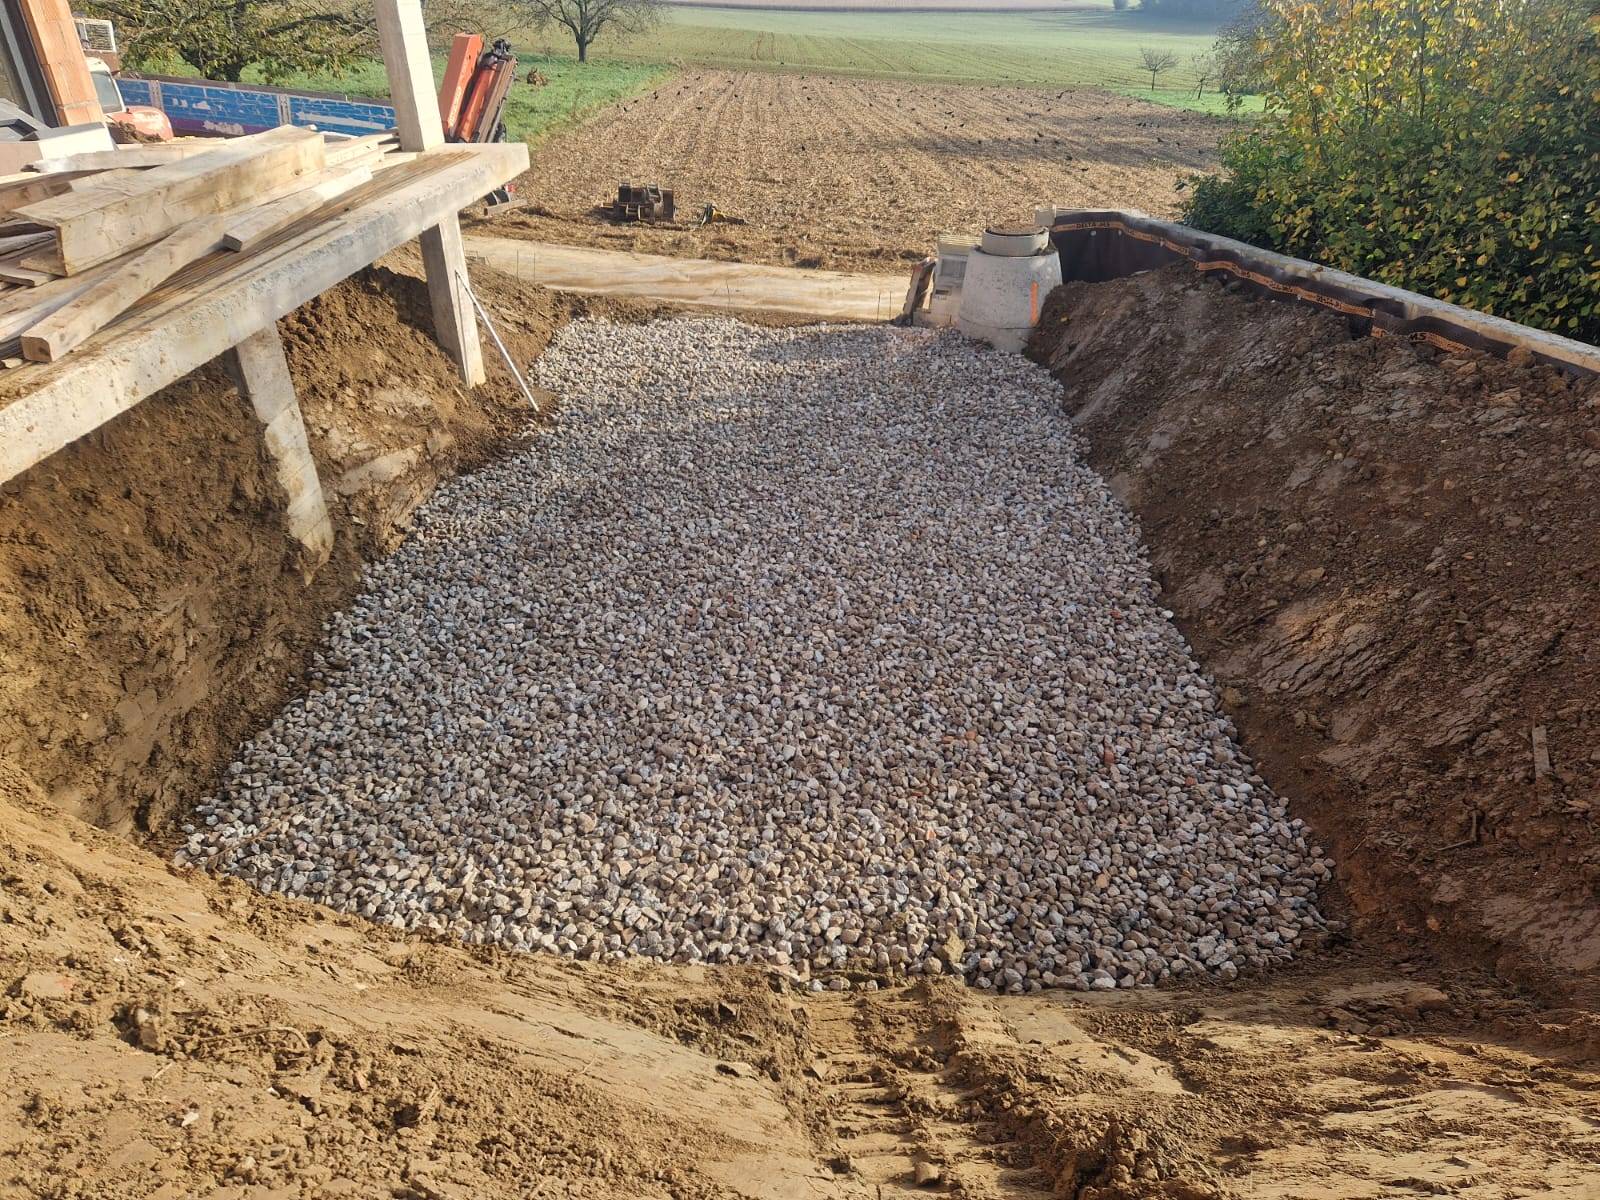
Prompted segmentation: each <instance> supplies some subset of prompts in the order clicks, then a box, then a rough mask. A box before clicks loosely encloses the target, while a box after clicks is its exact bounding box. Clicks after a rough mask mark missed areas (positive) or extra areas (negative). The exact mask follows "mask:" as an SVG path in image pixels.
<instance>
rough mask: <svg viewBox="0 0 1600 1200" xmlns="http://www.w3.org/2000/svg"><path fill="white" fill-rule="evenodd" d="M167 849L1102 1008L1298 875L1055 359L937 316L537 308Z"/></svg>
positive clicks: (1278, 930) (356, 904)
mask: <svg viewBox="0 0 1600 1200" xmlns="http://www.w3.org/2000/svg"><path fill="white" fill-rule="evenodd" d="M539 374H540V376H541V381H542V382H543V383H544V385H545V386H546V387H548V388H550V389H552V390H554V391H555V392H557V393H559V394H560V395H561V397H562V407H561V416H560V419H559V422H558V424H557V425H556V426H555V427H554V428H553V429H550V430H548V431H545V432H541V433H538V434H536V435H534V436H533V437H531V438H530V440H529V441H528V442H527V443H526V444H525V446H524V447H523V448H522V449H521V450H520V451H519V452H518V453H517V454H515V455H514V456H513V457H510V458H507V459H505V460H503V461H501V462H499V463H496V464H495V465H493V466H491V467H489V468H487V469H486V470H483V471H481V472H479V473H478V474H475V475H472V476H470V477H463V478H461V479H457V480H454V481H452V482H451V483H449V484H448V485H446V486H445V487H443V488H441V489H440V490H439V492H438V493H437V494H436V495H435V496H434V497H433V499H432V500H430V501H429V503H427V504H426V505H424V506H423V508H422V510H421V511H420V512H419V514H418V519H417V523H416V529H415V532H414V534H413V536H412V537H411V538H410V539H409V540H408V541H407V542H406V543H405V545H404V546H403V547H402V548H401V549H400V551H399V552H398V553H396V554H395V555H394V556H393V557H391V558H389V559H387V560H385V561H383V562H381V563H378V564H376V565H375V566H373V567H371V568H370V569H369V571H368V574H367V576H366V579H365V586H364V589H363V592H362V594H361V596H360V598H359V599H358V600H357V601H356V602H355V603H354V605H353V606H352V607H351V608H350V610H349V611H348V612H346V613H343V614H340V615H339V616H338V617H336V618H335V619H334V620H333V621H332V622H330V625H329V629H328V634H327V641H326V646H325V649H324V650H323V652H322V654H321V656H320V658H319V660H318V665H317V668H316V670H315V673H314V682H313V686H312V688H311V690H310V694H309V695H308V696H306V697H305V698H304V699H302V700H299V701H297V702H295V703H293V704H291V705H290V706H289V707H288V708H286V709H285V710H284V711H283V713H282V714H281V715H280V716H279V717H278V719H277V720H276V721H275V722H274V723H273V725H272V726H271V727H270V728H268V729H267V730H266V731H265V732H263V733H262V734H261V735H260V736H258V737H257V738H255V739H254V740H253V741H251V742H249V743H247V744H246V745H244V746H243V747H242V748H241V751H240V755H239V759H238V761H237V762H235V763H234V765H233V766H232V767H231V768H230V769H229V771H228V773H227V775H226V777H225V779H224V781H223V785H222V787H221V789H220V791H219V794H217V795H216V796H214V797H212V798H210V799H209V800H207V801H206V802H205V803H204V804H203V805H202V806H201V807H200V810H199V813H198V816H197V817H196V823H195V825H194V826H193V827H192V828H190V829H188V830H187V832H189V833H190V834H191V836H190V837H189V839H188V841H187V843H186V845H185V846H184V848H183V849H182V850H181V851H180V853H179V859H180V861H189V862H204V863H208V864H210V865H214V866H216V867H219V868H220V869H222V870H225V871H229V872H232V873H234V874H236V875H238V876H240V877H242V878H244V879H246V880H249V881H250V882H251V883H253V884H255V885H257V886H258V887H260V888H261V889H262V890H264V891H278V892H284V893H288V894H291V895H296V896H304V897H308V898H311V899H314V900H317V901H320V902H323V903H325V904H329V905H331V906H332V907H334V908H336V909H340V910H342V911H345V912H351V913H360V914H364V915H365V916H368V917H371V918H374V919H376V920H379V921H382V922H386V923H388V924H391V925H396V926H401V927H405V928H408V929H414V928H423V929H429V930H434V931H439V932H448V933H451V934H454V935H456V936H459V937H461V938H464V939H466V940H467V941H470V942H474V943H484V942H496V943H500V944H502V945H505V946H508V947H512V948H515V949H523V950H548V951H555V952H558V953H561V954H568V955H577V956H580V957H607V958H612V957H620V956H622V955H625V954H632V955H642V956H647V957H652V958H658V959H662V960H669V961H673V962H751V961H753V962H764V963H769V964H774V965H778V966H783V967H787V968H789V969H790V970H792V971H793V972H795V973H797V974H798V975H799V976H800V977H802V978H804V979H806V980H809V981H810V982H811V986H813V987H820V986H830V987H835V988H842V987H848V986H851V985H852V983H856V984H862V985H865V986H875V984H876V981H877V980H879V979H883V978H887V977H892V976H895V975H898V974H900V973H932V974H938V973H950V972H955V973H957V974H960V975H962V976H964V977H965V978H966V979H967V981H969V982H971V983H974V984H976V985H978V986H980V987H993V988H1000V989H1004V990H1007V991H1012V992H1016V991H1023V990H1031V989H1037V988H1039V987H1042V986H1053V985H1054V986H1065V987H1079V988H1087V987H1096V988H1112V987H1118V986H1122V987H1131V986H1135V985H1141V984H1154V983H1160V982H1164V981H1167V980H1170V979H1172V978H1173V977H1175V976H1182V975H1185V974H1190V975H1192V974H1196V973H1203V972H1209V973H1213V974H1216V975H1219V976H1221V977H1224V978H1232V977H1234V976H1235V975H1236V974H1237V973H1238V972H1239V971H1240V970H1241V969H1244V968H1246V967H1250V966H1260V965H1265V964H1269V963H1272V962H1275V961H1279V960H1283V959H1286V958H1288V957H1290V956H1291V954H1292V953H1293V952H1294V951H1295V950H1296V949H1297V948H1300V947H1304V946H1306V945H1308V944H1310V943H1313V942H1315V941H1316V940H1317V939H1318V938H1319V937H1320V936H1321V934H1322V932H1323V931H1324V929H1325V923H1324V921H1323V918H1322V917H1321V915H1320V914H1319V912H1318V909H1317V906H1316V896H1317V890H1318V887H1319V886H1320V885H1321V884H1323V883H1325V882H1326V881H1327V880H1328V879H1329V878H1330V864H1329V863H1328V862H1327V861H1326V860H1325V859H1324V858H1323V856H1322V854H1321V852H1320V851H1319V850H1318V849H1317V848H1316V847H1315V846H1314V845H1313V844H1312V842H1311V840H1310V839H1309V837H1308V834H1307V832H1306V830H1305V829H1304V827H1303V826H1302V825H1301V824H1300V823H1299V822H1298V821H1296V820H1292V819H1290V818H1289V817H1288V816H1287V815H1286V813H1285V809H1284V805H1283V802H1282V801H1281V800H1280V799H1279V798H1278V797H1277V796H1275V795H1274V794H1273V793H1272V791H1271V790H1270V789H1269V788H1268V787H1267V785H1266V784H1265V783H1264V782H1263V781H1262V779H1261V778H1260V776H1259V775H1257V774H1256V773H1255V771H1254V768H1253V767H1252V765H1251V763H1250V762H1249V760H1248V759H1247V758H1246V757H1245V755H1244V754H1243V753H1242V752H1241V751H1240V749H1239V747H1238V746H1237V744H1236V743H1235V741H1234V736H1233V735H1234V730H1233V728H1232V726H1231V724H1230V722H1229V721H1228V719H1227V717H1226V716H1225V715H1224V714H1223V713H1222V712H1221V711H1220V709H1219V706H1218V703H1217V696H1216V691H1215V688H1214V687H1213V685H1212V683H1211V682H1210V680H1209V679H1207V677H1206V676H1205V675H1204V674H1203V673H1202V672H1201V671H1200V669H1199V668H1198V667H1197V666H1196V664H1195V663H1194V661H1193V659H1192V658H1191V656H1190V654H1189V651H1188V647H1187V646H1186V645H1185V643H1184V641H1183V639H1182V637H1181V636H1180V635H1179V634H1178V632H1177V631H1176V629H1175V628H1174V627H1173V625H1172V624H1171V622H1170V620H1169V616H1170V614H1168V613H1167V612H1165V611H1164V610H1163V609H1162V608H1161V604H1160V600H1159V597H1158V595H1157V593H1156V590H1155V588H1154V586H1153V584H1152V582H1151V577H1150V568H1149V563H1148V561H1147V559H1146V556H1145V553H1144V550H1143V548H1142V546H1141V544H1140V540H1139V534H1138V530H1137V527H1136V525H1135V523H1134V521H1133V519H1132V518H1131V517H1130V516H1129V514H1128V513H1127V512H1126V511H1125V510H1124V509H1123V508H1122V506H1121V505H1119V504H1118V503H1116V501H1115V500H1114V499H1113V498H1112V497H1111V495H1110V493H1109V491H1108V490H1107V487H1106V485H1105V483H1104V481H1103V480H1101V479H1100V477H1099V476H1098V475H1096V474H1095V473H1094V472H1093V471H1091V470H1090V469H1089V468H1088V467H1086V466H1084V465H1083V464H1082V463H1081V462H1080V461H1079V460H1078V451H1079V446H1078V441H1077V438H1076V436H1075V434H1074V433H1073V431H1072V428H1071V425H1070V423H1069V421H1068V420H1067V418H1066V416H1065V415H1064V414H1063V412H1062V411H1061V408H1060V403H1059V393H1058V389H1057V387H1056V385H1055V384H1054V382H1053V381H1052V380H1051V378H1050V377H1049V376H1048V375H1047V374H1046V373H1045V372H1044V371H1042V370H1041V369H1039V368H1037V367H1035V366H1033V365H1031V364H1029V363H1027V362H1026V361H1024V360H1023V359H1021V358H1019V357H1016V356H1011V355H1003V354H998V353H994V352H992V351H989V350H987V349H986V348H983V347H979V346H977V345H975V344H973V343H969V342H967V341H965V340H964V339H962V338H960V337H957V336H955V335H953V334H948V333H932V332H929V331H923V330H901V329H887V328H871V329H868V328H848V327H833V328H828V327H812V328H806V329H758V328H753V327H750V326H745V325H741V324H739V323H737V322H734V321H730V320H721V319H717V320H694V321H689V320H673V321H663V322H657V323H654V324H649V325H640V326H629V325H613V324H609V323H603V322H580V323H577V324H574V325H572V326H569V327H568V328H567V329H566V330H565V331H564V332H563V333H562V334H561V336H560V337H559V338H558V339H557V340H556V342H555V344H554V345H553V346H552V347H551V348H550V350H549V351H548V352H547V353H546V355H545V357H544V358H543V359H542V360H541V362H540V365H539Z"/></svg>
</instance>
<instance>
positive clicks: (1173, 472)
mask: <svg viewBox="0 0 1600 1200" xmlns="http://www.w3.org/2000/svg"><path fill="white" fill-rule="evenodd" d="M1032 353H1033V355H1034V356H1035V357H1036V358H1038V359H1039V360H1040V361H1042V362H1044V363H1046V364H1047V365H1049V366H1050V367H1052V368H1053V369H1054V370H1055V371H1056V372H1057V374H1058V375H1059V377H1060V378H1061V380H1062V383H1063V385H1064V386H1065V388H1066V395H1067V404H1068V406H1069V408H1070V409H1071V411H1072V412H1073V413H1074V414H1075V419H1076V422H1077V424H1078V426H1079V428H1080V429H1081V430H1082V432H1083V433H1084V434H1085V435H1086V436H1087V438H1088V440H1089V443H1090V447H1091V459H1092V461H1093V462H1094V463H1095V464H1096V465H1097V466H1098V467H1099V468H1100V470H1101V471H1102V473H1104V474H1105V475H1106V476H1107V477H1108V479H1109V480H1110V481H1111V483H1112V485H1113V487H1114V488H1115V489H1116V490H1117V491H1118V493H1119V494H1120V495H1121V496H1122V497H1123V499H1124V500H1125V501H1126V502H1127V503H1128V505H1129V506H1130V507H1131V508H1132V509H1133V510H1134V512H1135V513H1136V514H1137V515H1138V516H1139V518H1140V520H1141V522H1142V523H1143V526H1144V530H1145V535H1146V538H1147V540H1148V542H1149V544H1150V546H1151V550H1152V553H1153V556H1154V562H1155V565H1156V567H1157V568H1158V570H1159V572H1160V577H1161V579H1162V580H1163V582H1164V583H1165V584H1166V586H1167V589H1168V592H1167V595H1168V602H1169V603H1170V605H1171V607H1172V608H1173V609H1174V611H1175V612H1176V613H1177V616H1178V620H1179V622H1180V623H1181V625H1182V627H1183V628H1184V630H1185V632H1186V633H1187V634H1188V636H1189V638H1190V639H1191V641H1192V642H1193V643H1194V645H1195V647H1196V649H1197V650H1198V652H1199V655H1200V658H1201V660H1202V661H1204V662H1206V663H1207V664H1208V665H1209V666H1210V668H1211V670H1212V671H1213V672H1214V674H1215V675H1216V677H1217V680H1218V682H1219V683H1220V684H1221V685H1222V686H1223V688H1224V690H1223V696H1224V699H1225V701H1226V702H1227V703H1228V706H1229V708H1230V710H1231V712H1232V714H1233V716H1234V719H1235V720H1236V722H1237V723H1238V724H1239V726H1240V728H1241V729H1242V730H1243V733H1244V737H1245V744H1246V745H1247V746H1248V747H1249V748H1250V749H1251V751H1252V752H1253V753H1254V754H1255V756H1256V757H1257V759H1258V760H1259V761H1260V762H1261V763H1262V764H1263V773H1264V774H1265V775H1267V777H1268V778H1269V779H1271V780H1272V781H1273V783H1274V784H1275V785H1276V786H1278V787H1279V788H1280V789H1281V790H1282V791H1283V792H1284V793H1285V794H1286V795H1287V796H1289V797H1290V799H1291V802H1292V804H1293V806H1294V807H1295V810H1296V811H1297V812H1299V813H1300V814H1301V815H1302V816H1304V817H1306V818H1307V819H1308V820H1309V821H1310V822H1311V823H1312V824H1313V826H1314V828H1315V829H1316V830H1317V832H1318V833H1319V834H1321V836H1322V837H1323V838H1324V839H1325V841H1326V843H1327V844H1328V846H1329V848H1330V849H1331V850H1332V851H1333V853H1334V855H1335V858H1336V859H1337V860H1338V862H1339V864H1340V871H1341V877H1342V879H1343V882H1344V885H1345V887H1346V889H1347V892H1348V894H1349V897H1350V899H1351V901H1352V903H1353V905H1354V908H1355V910H1356V913H1357V914H1358V915H1359V916H1360V917H1361V918H1363V919H1364V920H1365V921H1366V923H1367V927H1368V929H1369V930H1372V929H1381V930H1385V931H1388V932H1390V933H1394V934H1398V935H1401V936H1402V937H1403V938H1404V939H1405V941H1406V942H1407V943H1408V944H1411V945H1427V946H1430V947H1431V948H1432V950H1433V952H1435V953H1438V954H1440V955H1455V954H1459V953H1460V952H1462V951H1467V952H1469V953H1473V954H1477V955H1479V956H1480V957H1482V956H1487V957H1488V958H1489V959H1491V960H1492V959H1493V958H1494V957H1496V956H1503V957H1502V961H1501V963H1500V966H1501V970H1502V973H1503V974H1504V975H1505V976H1506V977H1507V978H1509V979H1511V980H1514V981H1516V982H1518V983H1519V984H1525V985H1528V984H1532V985H1538V984H1542V983H1550V984H1552V985H1554V986H1555V990H1556V991H1557V992H1560V991H1562V990H1564V988H1563V986H1562V985H1563V984H1567V983H1570V984H1574V985H1577V986H1579V987H1586V986H1587V985H1586V984H1585V982H1584V980H1585V977H1586V976H1589V977H1591V978H1592V974H1593V972H1594V971H1595V969H1596V968H1597V967H1600V909H1597V907H1596V902H1595V896H1596V890H1595V889H1596V885H1597V884H1600V829H1597V826H1596V823H1595V818H1596V809H1597V808H1600V706H1597V705H1596V703H1595V697H1596V695H1600V615H1597V612H1596V608H1595V604H1594V598H1595V594H1596V590H1597V588H1600V538H1597V537H1596V532H1595V517H1594V514H1595V500H1596V495H1597V489H1596V480H1597V479H1600V384H1595V383H1589V384H1574V383H1572V382H1569V381H1567V380H1565V379H1563V378H1562V377H1560V376H1558V375H1557V374H1555V373H1554V372H1553V371H1551V370H1549V369H1547V368H1542V367H1533V366H1530V365H1526V364H1514V363H1507V362H1502V361H1499V360H1496V359H1492V358H1486V357H1483V356H1479V355H1463V356H1441V355H1439V354H1438V353H1437V352H1436V351H1435V350H1434V349H1433V348H1431V347H1415V346H1413V345H1411V344H1409V343H1405V342H1397V341H1394V340H1375V339H1371V338H1358V339H1354V340H1353V339H1352V338H1351V337H1350V335H1349V332H1348V330H1347V328H1346V326H1345V324H1344V323H1343V321H1341V320H1339V319H1337V318H1333V317H1329V316H1325V315H1320V314H1316V313H1313V312H1311V311H1309V310H1307V309H1304V308H1301V307H1298V306H1294V305H1288V304H1272V303H1268V302H1265V301H1258V300H1253V299H1251V298H1249V297H1247V296H1244V295H1237V294H1232V293H1230V292H1227V291H1225V290H1224V289H1223V288H1222V287H1220V286H1219V285H1217V284H1215V283H1212V282H1208V281H1203V280H1201V279H1199V278H1198V277H1196V276H1195V275H1193V274H1192V273H1191V272H1189V271H1188V270H1187V269H1186V268H1185V269H1173V270H1169V271H1162V272H1153V273H1149V274H1145V275H1141V276H1137V277H1134V278H1131V279H1125V280H1118V281H1113V282H1111V283H1105V284H1074V285H1070V286H1068V287H1066V288H1063V289H1061V290H1060V291H1058V292H1057V293H1056V295H1055V296H1054V297H1053V299H1052V301H1051V304H1050V306H1049V308H1048V310H1047V312H1046V314H1045V317H1044V319H1043V321H1042V322H1041V325H1040V328H1039V330H1038V332H1037V334H1036V336H1035V340H1034V344H1033V347H1032Z"/></svg>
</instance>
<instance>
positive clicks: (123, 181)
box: [16, 126, 323, 275]
mask: <svg viewBox="0 0 1600 1200" xmlns="http://www.w3.org/2000/svg"><path fill="white" fill-rule="evenodd" d="M322 147H323V143H322V136H321V135H320V134H318V133H317V132H315V131H314V130H310V129H299V128H295V127H292V126H280V127H279V128H277V129H272V130H268V131H267V132H266V133H263V134H258V135H256V136H255V137H252V138H240V139H238V140H236V141H234V142H229V143H225V144H224V146H223V147H222V148H221V149H218V150H213V151H212V152H211V153H209V154H200V155H196V156H195V157H194V158H187V159H183V160H182V161H180V162H175V163H169V164H167V165H166V166H164V167H155V168H153V169H152V170H149V171H129V172H127V174H126V176H125V177H124V178H120V179H118V180H116V181H114V182H105V181H96V184H95V186H94V187H91V188H86V189H84V190H82V191H74V192H71V193H69V194H67V195H65V196H56V197H54V198H52V199H49V200H42V201H40V202H39V203H37V204H30V205H26V206H24V207H22V208H19V209H17V210H16V215H17V216H18V217H19V218H21V219H23V220H27V221H34V222H37V223H38V224H40V225H44V226H46V227H48V228H51V229H54V230H55V231H56V244H55V246H54V247H53V248H52V249H51V250H50V251H49V252H48V253H45V252H41V253H37V254H34V255H31V256H30V257H28V258H27V259H25V260H24V262H23V265H24V266H27V267H32V268H34V269H35V270H41V271H54V272H55V273H56V274H58V275H72V274H75V273H76V272H78V271H81V270H83V269H85V268H86V267H92V266H94V265H95V264H97V263H102V262H105V261H107V260H108V259H112V258H115V257H117V256H118V255H120V254H125V253H127V252H128V251H129V250H130V249H135V248H137V247H139V246H143V245H146V244H148V243H150V242H153V241H155V240H156V239H157V238H159V237H162V236H163V235H165V234H167V233H170V232H171V231H172V230H174V229H176V228H177V227H178V226H179V225H182V224H184V223H185V222H187V221H191V220H194V219H195V218H196V217H203V216H209V215H211V214H213V213H218V212H223V211H225V210H227V209H230V208H236V207H238V206H239V205H240V204H243V203H247V202H250V201H253V200H256V199H258V198H259V197H260V196H261V194H262V193H263V192H265V191H268V190H270V189H272V188H275V187H279V186H281V185H283V184H285V183H288V182H290V181H292V180H294V179H295V178H297V177H299V176H301V175H304V174H306V173H308V172H313V171H320V170H321V169H322V165H323V159H322V154H323V149H322ZM118 174H121V172H118Z"/></svg>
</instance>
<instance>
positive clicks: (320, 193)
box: [222, 167, 372, 250]
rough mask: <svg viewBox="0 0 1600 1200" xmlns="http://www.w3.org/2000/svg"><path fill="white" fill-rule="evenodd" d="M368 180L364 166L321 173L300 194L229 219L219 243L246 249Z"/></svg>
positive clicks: (284, 197) (229, 247)
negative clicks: (317, 178) (316, 180)
mask: <svg viewBox="0 0 1600 1200" xmlns="http://www.w3.org/2000/svg"><path fill="white" fill-rule="evenodd" d="M371 178H372V172H371V171H369V170H368V169H367V168H366V167H350V168H348V169H344V170H335V171H325V172H323V174H322V176H321V177H320V178H319V181H318V182H317V183H314V184H313V185H312V186H310V187H308V188H306V189H305V190H304V191H299V192H294V193H292V194H290V195H288V196H283V197H280V198H279V199H277V200H274V201H272V202H271V203H270V204H262V205H258V206H257V207H255V208H252V209H251V210H250V211H249V212H246V213H244V214H242V215H241V216H239V217H236V218H232V219H230V220H229V221H228V225H227V228H226V230H224V232H223V235H222V244H223V246H224V248H226V249H228V250H249V249H251V248H253V247H254V246H256V245H258V244H260V243H261V242H263V241H265V240H266V239H267V238H269V237H271V236H272V235H273V234H275V233H278V232H279V231H281V230H283V229H287V228H288V227H289V226H290V225H292V224H294V223H295V222H296V221H298V220H299V219H300V218H301V217H304V216H307V215H309V214H310V213H314V212H316V211H317V209H319V208H321V207H322V206H323V205H325V204H327V203H328V201H330V200H334V199H337V198H338V197H339V196H342V195H344V193H346V192H348V191H350V190H351V189H352V188H356V187H360V186H361V185H362V184H363V183H366V182H367V181H368V180H370V179H371Z"/></svg>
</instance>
